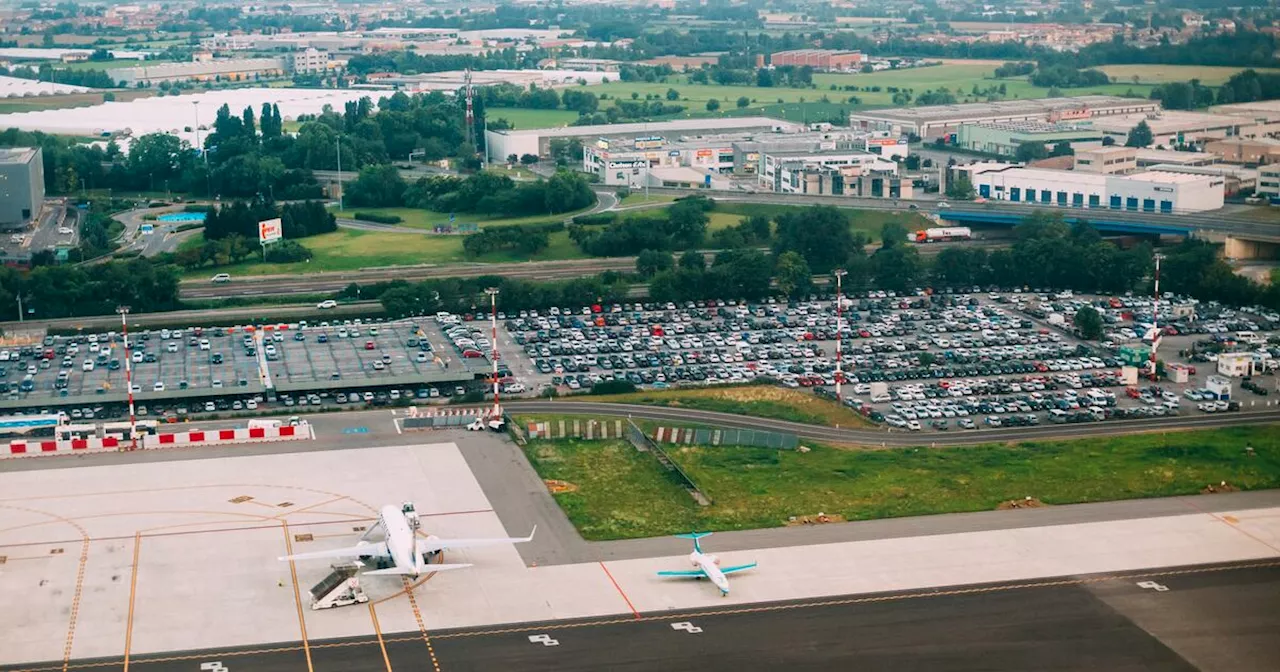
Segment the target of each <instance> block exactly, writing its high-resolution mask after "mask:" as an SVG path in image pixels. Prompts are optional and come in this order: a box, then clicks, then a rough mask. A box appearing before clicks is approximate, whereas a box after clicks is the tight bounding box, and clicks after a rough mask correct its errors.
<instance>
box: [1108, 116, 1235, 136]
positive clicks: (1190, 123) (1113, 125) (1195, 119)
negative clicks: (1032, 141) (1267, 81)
mask: <svg viewBox="0 0 1280 672" xmlns="http://www.w3.org/2000/svg"><path fill="white" fill-rule="evenodd" d="M1141 121H1145V122H1147V126H1149V127H1150V128H1151V132H1152V133H1155V134H1157V135H1159V134H1163V133H1178V132H1180V131H1187V132H1195V131H1205V130H1210V129H1221V128H1228V127H1231V126H1252V125H1253V124H1254V121H1253V120H1252V119H1248V118H1244V117H1232V116H1228V115H1225V114H1206V113H1204V112H1184V111H1181V110H1163V111H1161V112H1160V113H1158V114H1154V115H1153V114H1148V113H1145V112H1139V113H1136V114H1121V115H1116V116H1110V117H1100V118H1097V119H1093V120H1092V122H1093V127H1094V128H1097V129H1099V130H1103V131H1108V132H1111V133H1117V134H1119V133H1125V134H1127V133H1128V132H1129V131H1130V130H1132V129H1133V127H1134V126H1137V125H1138V122H1141Z"/></svg>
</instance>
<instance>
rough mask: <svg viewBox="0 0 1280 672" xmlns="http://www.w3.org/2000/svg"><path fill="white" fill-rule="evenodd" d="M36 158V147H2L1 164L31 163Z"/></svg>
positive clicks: (0, 150)
mask: <svg viewBox="0 0 1280 672" xmlns="http://www.w3.org/2000/svg"><path fill="white" fill-rule="evenodd" d="M35 158H36V149H35V148H34V147H0V163H30V162H31V160H32V159H35Z"/></svg>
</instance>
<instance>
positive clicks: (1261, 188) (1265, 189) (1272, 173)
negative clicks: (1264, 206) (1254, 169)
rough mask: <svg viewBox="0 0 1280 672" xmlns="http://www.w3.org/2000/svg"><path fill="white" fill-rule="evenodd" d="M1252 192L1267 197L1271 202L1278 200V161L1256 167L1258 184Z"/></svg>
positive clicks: (1279, 165)
mask: <svg viewBox="0 0 1280 672" xmlns="http://www.w3.org/2000/svg"><path fill="white" fill-rule="evenodd" d="M1253 193H1255V194H1257V195H1259V196H1261V197H1263V198H1269V199H1271V201H1272V202H1275V201H1278V200H1280V163H1272V164H1268V165H1265V166H1260V167H1259V168H1258V186H1257V187H1256V188H1255V189H1254V192H1253Z"/></svg>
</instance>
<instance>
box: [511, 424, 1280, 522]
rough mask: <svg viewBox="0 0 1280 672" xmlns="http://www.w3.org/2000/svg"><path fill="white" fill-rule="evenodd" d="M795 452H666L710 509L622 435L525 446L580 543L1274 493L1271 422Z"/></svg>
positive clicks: (1277, 481)
mask: <svg viewBox="0 0 1280 672" xmlns="http://www.w3.org/2000/svg"><path fill="white" fill-rule="evenodd" d="M806 445H809V447H810V448H811V449H812V450H811V452H808V453H800V452H797V451H776V450H769V449H761V448H745V447H696V448H695V447H679V448H676V447H671V448H669V450H668V452H669V453H670V454H671V456H672V458H673V459H675V460H676V461H677V462H678V463H679V464H680V466H681V468H683V469H684V471H685V472H686V473H688V474H689V476H690V477H691V478H692V479H693V480H694V481H695V482H696V483H697V484H698V487H699V488H700V489H701V490H703V492H705V493H706V494H707V495H708V496H709V497H710V498H711V499H712V500H713V501H714V504H713V505H711V506H709V507H698V506H696V505H695V504H694V503H693V501H692V499H691V498H690V497H689V495H688V494H687V493H685V492H684V491H683V490H681V489H680V488H679V486H678V485H677V484H675V483H674V482H672V481H671V480H670V478H669V477H668V476H667V475H666V474H665V472H663V470H662V469H661V467H659V466H658V464H657V462H656V461H654V460H653V459H652V457H651V456H649V455H646V454H643V453H638V452H636V451H635V450H634V449H633V448H631V446H630V445H629V444H627V443H626V442H623V441H618V442H615V441H595V442H585V441H559V440H558V441H533V442H530V444H529V445H528V446H527V447H526V449H525V451H526V454H528V455H529V459H530V462H532V463H533V465H534V468H535V469H537V471H538V473H539V474H540V475H541V476H542V477H543V478H553V479H559V480H564V481H568V482H569V483H572V484H574V485H575V486H577V488H578V489H577V491H575V492H569V493H563V494H557V495H555V499H556V501H557V502H558V503H559V504H560V506H561V507H562V508H563V509H564V510H565V513H566V514H568V516H569V518H570V520H572V521H573V522H574V524H575V525H576V526H577V527H578V529H579V530H580V531H581V532H582V534H583V536H584V537H586V538H587V539H591V540H602V539H620V538H636V537H649V536H659V535H666V534H673V533H677V532H687V531H689V530H691V529H699V530H738V529H754V528H762V527H777V526H781V525H785V524H786V523H787V519H788V518H789V517H790V516H805V515H814V514H816V513H818V512H820V511H821V512H824V513H827V514H829V515H832V514H834V515H838V516H841V517H843V518H845V519H847V520H868V519H874V518H889V517H900V516H920V515H930V514H938V513H954V512H962V511H989V510H993V509H995V508H997V506H998V505H999V504H1000V503H1001V502H1005V501H1008V500H1011V499H1022V498H1024V497H1034V498H1036V499H1039V500H1040V501H1042V502H1044V503H1045V504H1049V505H1054V504H1071V503H1077V502H1098V501H1110V500H1120V499H1136V498H1143V497H1163V496H1172V495H1194V494H1196V493H1199V492H1200V491H1201V489H1202V488H1204V487H1205V486H1206V485H1207V484H1210V483H1213V484H1217V483H1219V482H1221V481H1226V482H1227V483H1229V484H1231V485H1232V486H1234V487H1236V488H1239V489H1243V490H1255V489H1264V488H1275V487H1280V431H1277V427H1276V426H1274V425H1270V426H1257V427H1238V428H1228V429H1220V430H1209V431H1200V432H1172V433H1168V434H1154V433H1153V434H1138V435H1130V436H1115V437H1100V438H1093V439H1082V440H1073V441H1044V442H1028V443H1022V444H1016V445H1004V444H984V445H980V446H973V447H962V448H942V449H930V448H902V449H889V450H841V449H836V448H830V447H826V446H821V445H812V444H806ZM1246 445H1250V446H1252V447H1253V448H1254V449H1255V451H1256V455H1255V456H1254V457H1247V456H1246V455H1245V451H1244V447H1245V446H1246Z"/></svg>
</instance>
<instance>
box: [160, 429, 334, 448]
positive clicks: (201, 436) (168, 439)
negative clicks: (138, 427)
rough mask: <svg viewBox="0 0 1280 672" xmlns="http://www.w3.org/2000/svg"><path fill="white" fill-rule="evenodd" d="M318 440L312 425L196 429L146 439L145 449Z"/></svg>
mask: <svg viewBox="0 0 1280 672" xmlns="http://www.w3.org/2000/svg"><path fill="white" fill-rule="evenodd" d="M312 438H314V437H313V436H312V433H311V426H310V425H307V424H302V425H296V426H294V425H281V426H279V427H235V428H231V429H206V430H199V429H193V430H190V431H186V432H175V433H172V434H156V435H155V436H147V437H143V442H142V447H143V448H173V447H176V446H217V445H226V444H231V443H267V442H269V441H305V440H310V439H312Z"/></svg>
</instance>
